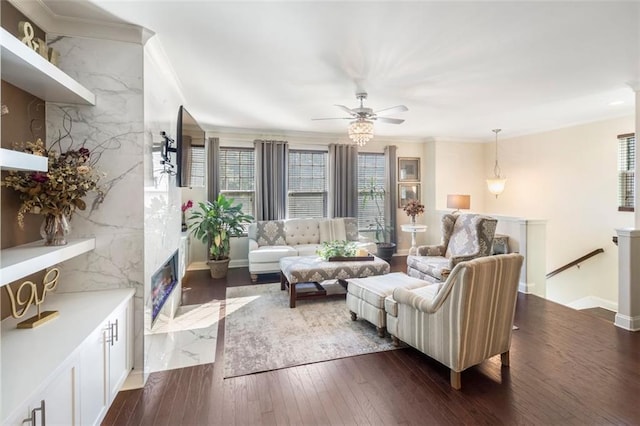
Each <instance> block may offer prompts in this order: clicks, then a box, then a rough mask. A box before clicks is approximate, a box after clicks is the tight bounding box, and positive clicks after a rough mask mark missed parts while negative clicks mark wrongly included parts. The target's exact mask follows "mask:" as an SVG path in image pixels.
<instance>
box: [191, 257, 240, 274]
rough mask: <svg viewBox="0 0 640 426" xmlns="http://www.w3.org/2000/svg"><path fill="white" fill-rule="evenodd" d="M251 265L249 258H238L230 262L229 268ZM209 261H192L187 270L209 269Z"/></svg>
mask: <svg viewBox="0 0 640 426" xmlns="http://www.w3.org/2000/svg"><path fill="white" fill-rule="evenodd" d="M247 266H249V259H237V260H232V261H230V262H229V268H244V267H247ZM208 270H209V265H207V262H205V261H201V262H191V263H190V264H189V266H188V267H187V271H208Z"/></svg>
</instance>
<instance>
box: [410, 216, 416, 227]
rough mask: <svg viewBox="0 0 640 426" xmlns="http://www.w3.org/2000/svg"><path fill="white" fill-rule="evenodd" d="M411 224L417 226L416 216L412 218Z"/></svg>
mask: <svg viewBox="0 0 640 426" xmlns="http://www.w3.org/2000/svg"><path fill="white" fill-rule="evenodd" d="M411 224H412V225H415V224H416V216H415V215H413V216H411Z"/></svg>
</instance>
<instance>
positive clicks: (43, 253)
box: [0, 28, 96, 286]
mask: <svg viewBox="0 0 640 426" xmlns="http://www.w3.org/2000/svg"><path fill="white" fill-rule="evenodd" d="M0 51H1V57H2V68H1V71H2V80H5V81H6V82H8V83H11V84H13V85H14V86H16V87H18V88H20V89H22V90H24V91H26V92H28V93H31V94H32V95H35V96H37V97H39V98H41V99H43V100H44V101H47V102H63V103H74V104H83V105H95V103H96V96H95V95H94V94H93V93H91V92H90V91H89V90H88V89H87V88H85V87H84V86H82V85H81V84H80V83H78V82H77V81H75V80H74V79H72V78H71V77H69V75H67V74H66V73H65V72H63V71H62V70H61V69H60V68H58V67H56V66H55V65H53V64H52V63H50V62H49V61H47V60H46V59H45V58H43V57H42V56H40V55H39V54H38V53H36V52H35V51H34V50H32V49H30V48H29V47H27V46H26V45H25V44H23V43H22V42H21V41H20V40H18V39H17V38H16V37H14V36H13V35H12V34H11V33H9V32H8V31H6V30H5V29H4V28H0ZM47 161H48V160H47V158H46V157H39V156H37V155H31V154H26V153H23V152H18V151H12V150H9V149H4V148H0V167H1V168H2V169H3V170H33V171H47V166H48V165H47ZM95 246H96V241H95V238H84V239H78V240H71V241H69V243H68V244H67V245H65V246H54V247H47V246H45V245H44V242H43V241H36V242H34V243H29V244H24V245H21V246H17V247H11V248H7V249H4V250H2V251H0V286H4V285H6V284H8V283H10V282H13V281H15V280H19V279H20V278H23V277H25V276H27V275H30V274H32V273H34V272H37V271H40V270H42V269H45V268H48V267H50V266H53V265H55V264H58V263H60V262H64V261H65V260H69V259H71V258H73V257H75V256H78V255H81V254H83V253H86V252H88V251H91V250H93V249H94V248H95Z"/></svg>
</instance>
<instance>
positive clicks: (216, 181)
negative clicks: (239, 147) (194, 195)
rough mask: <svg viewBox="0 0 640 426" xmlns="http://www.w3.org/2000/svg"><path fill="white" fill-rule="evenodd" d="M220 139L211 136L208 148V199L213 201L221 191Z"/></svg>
mask: <svg viewBox="0 0 640 426" xmlns="http://www.w3.org/2000/svg"><path fill="white" fill-rule="evenodd" d="M219 164H220V139H219V138H209V146H208V149H207V200H209V201H213V200H215V199H216V198H218V194H219V193H220V167H219Z"/></svg>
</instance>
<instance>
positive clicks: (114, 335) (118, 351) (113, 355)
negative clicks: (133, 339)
mask: <svg viewBox="0 0 640 426" xmlns="http://www.w3.org/2000/svg"><path fill="white" fill-rule="evenodd" d="M127 307H128V306H124V307H122V309H120V310H119V311H117V312H116V313H115V314H114V315H113V316H112V318H111V319H110V320H109V327H110V329H111V338H110V339H109V341H108V343H107V349H108V352H109V366H108V371H109V402H111V401H113V399H114V398H115V397H116V395H117V394H118V391H120V388H121V387H122V384H123V383H124V381H125V380H126V378H127V376H128V375H129V368H128V364H129V363H128V356H127V355H128V353H127V349H128V344H127V339H128V337H129V336H128V334H129V333H128V330H129V327H127Z"/></svg>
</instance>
